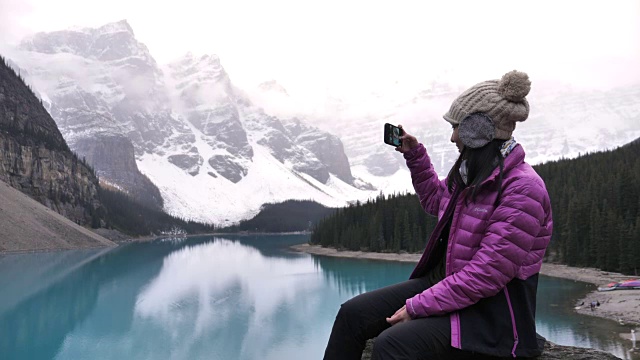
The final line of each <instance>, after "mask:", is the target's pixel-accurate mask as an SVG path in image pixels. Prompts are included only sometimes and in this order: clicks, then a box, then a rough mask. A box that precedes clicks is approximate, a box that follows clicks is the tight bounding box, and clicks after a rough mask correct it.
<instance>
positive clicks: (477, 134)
mask: <svg viewBox="0 0 640 360" xmlns="http://www.w3.org/2000/svg"><path fill="white" fill-rule="evenodd" d="M495 131H496V127H495V125H494V123H493V120H491V118H490V117H489V115H487V114H485V113H481V112H476V113H473V114H471V115H468V116H467V117H465V118H464V119H462V121H460V126H459V127H458V137H459V138H460V141H462V143H463V144H464V146H466V147H469V148H472V149H478V148H481V147H483V146H485V145H487V144H488V143H490V142H491V140H493V137H494V136H495Z"/></svg>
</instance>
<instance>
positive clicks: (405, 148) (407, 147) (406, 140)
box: [396, 125, 418, 154]
mask: <svg viewBox="0 0 640 360" xmlns="http://www.w3.org/2000/svg"><path fill="white" fill-rule="evenodd" d="M398 127H399V128H400V129H402V125H398ZM402 132H403V134H402V136H400V140H402V145H400V146H398V147H396V151H399V152H401V153H403V154H404V153H406V152H409V151H411V149H413V148H415V147H416V146H418V139H416V137H415V136H413V135H411V134H409V133H407V132H406V131H405V130H404V129H402Z"/></svg>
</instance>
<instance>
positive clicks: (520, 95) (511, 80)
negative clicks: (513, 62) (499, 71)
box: [498, 70, 531, 102]
mask: <svg viewBox="0 0 640 360" xmlns="http://www.w3.org/2000/svg"><path fill="white" fill-rule="evenodd" d="M530 90H531V81H529V76H528V75H527V74H526V73H523V72H520V71H517V70H513V71H510V72H508V73H506V74H504V75H503V76H502V79H500V82H499V83H498V93H499V94H500V95H502V97H503V98H505V99H507V100H508V101H512V102H521V101H522V100H523V99H524V98H525V96H527V95H528V94H529V91H530Z"/></svg>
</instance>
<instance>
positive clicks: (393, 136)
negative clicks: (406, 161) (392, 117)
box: [384, 123, 404, 147]
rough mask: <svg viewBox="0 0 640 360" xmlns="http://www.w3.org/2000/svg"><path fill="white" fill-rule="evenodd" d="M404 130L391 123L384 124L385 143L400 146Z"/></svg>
mask: <svg viewBox="0 0 640 360" xmlns="http://www.w3.org/2000/svg"><path fill="white" fill-rule="evenodd" d="M403 134H404V132H403V131H402V129H401V128H399V127H397V126H395V125H391V124H389V123H386V124H384V143H385V144H389V145H391V146H395V147H398V146H400V145H402V140H400V136H402V135H403Z"/></svg>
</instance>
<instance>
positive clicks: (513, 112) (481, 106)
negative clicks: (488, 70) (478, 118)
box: [444, 70, 531, 140]
mask: <svg viewBox="0 0 640 360" xmlns="http://www.w3.org/2000/svg"><path fill="white" fill-rule="evenodd" d="M529 90H531V81H529V76H528V75H527V74H525V73H523V72H520V71H516V70H513V71H511V72H508V73H506V74H504V76H502V79H500V80H489V81H484V82H481V83H479V84H476V85H474V86H472V87H471V88H470V89H468V90H466V91H465V92H463V93H462V94H461V95H460V96H458V98H457V99H455V100H454V101H453V103H452V104H451V108H450V109H449V111H448V112H447V113H446V114H444V119H445V120H447V121H448V122H449V123H451V124H452V125H459V124H460V123H461V122H462V120H463V119H464V118H466V117H467V116H469V115H471V114H474V113H483V114H486V115H487V116H488V117H489V119H491V121H493V125H494V127H495V134H494V136H493V138H494V139H502V140H508V139H510V138H511V133H512V132H513V130H514V129H515V128H516V122H518V121H525V120H526V119H527V117H528V116H529V103H528V102H527V99H525V96H527V94H529Z"/></svg>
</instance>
